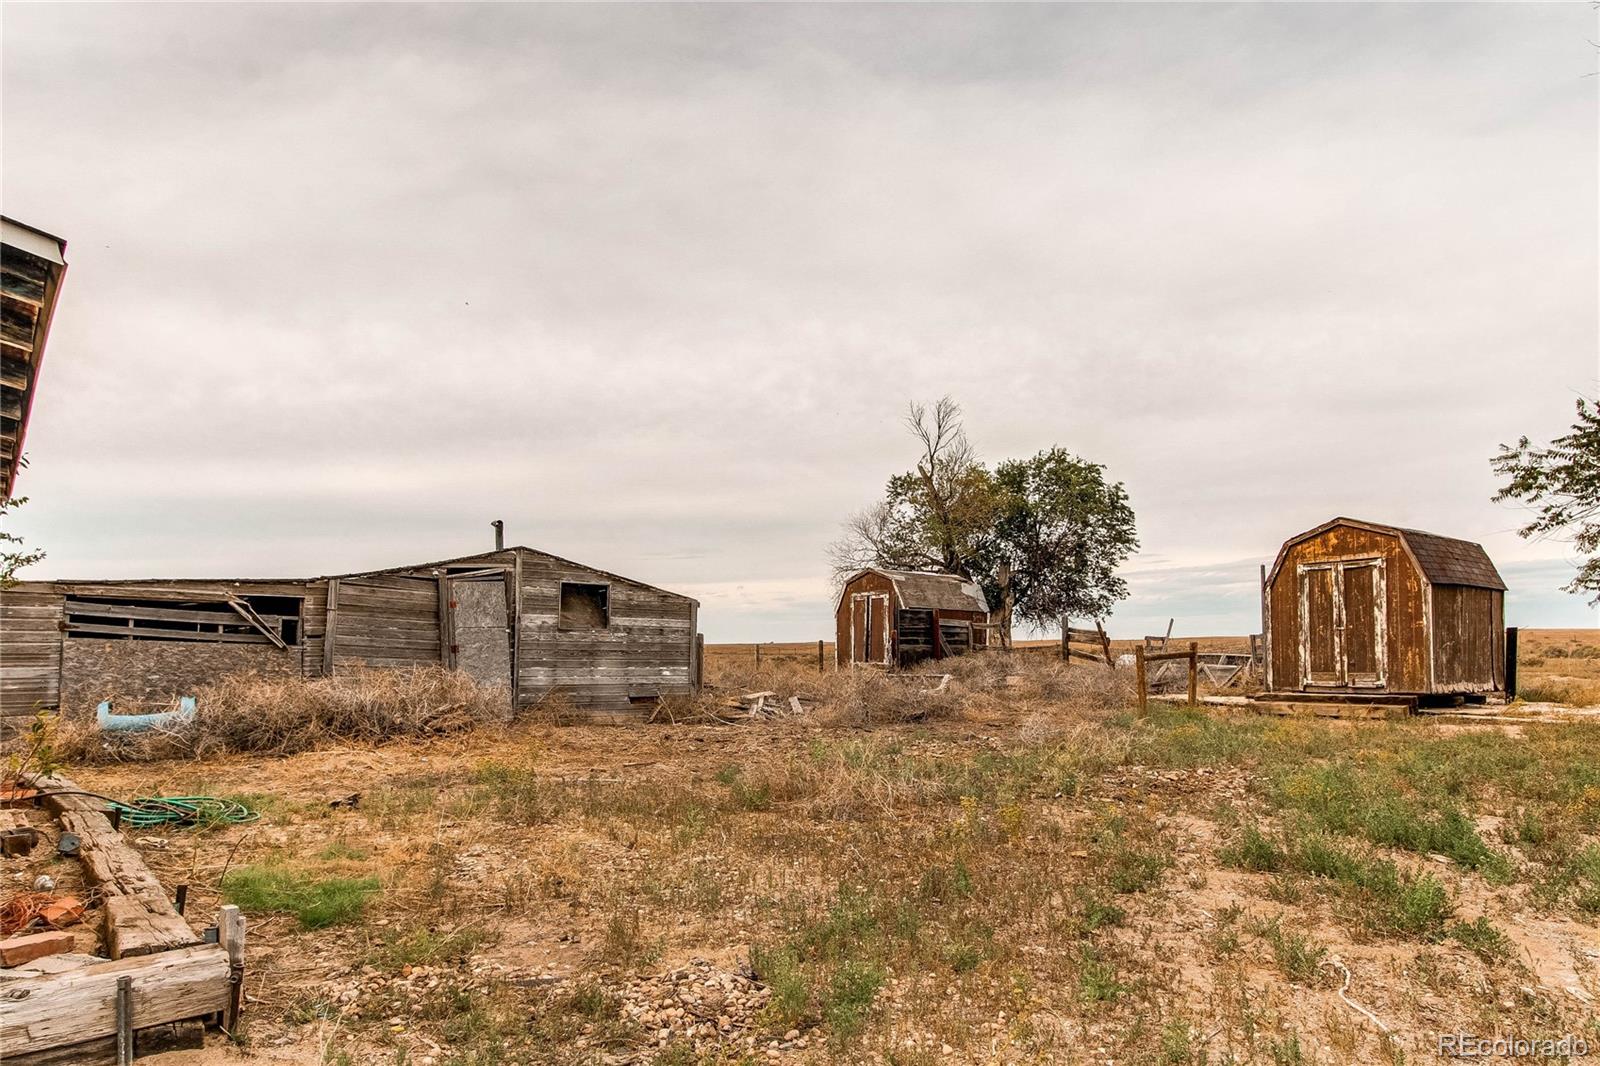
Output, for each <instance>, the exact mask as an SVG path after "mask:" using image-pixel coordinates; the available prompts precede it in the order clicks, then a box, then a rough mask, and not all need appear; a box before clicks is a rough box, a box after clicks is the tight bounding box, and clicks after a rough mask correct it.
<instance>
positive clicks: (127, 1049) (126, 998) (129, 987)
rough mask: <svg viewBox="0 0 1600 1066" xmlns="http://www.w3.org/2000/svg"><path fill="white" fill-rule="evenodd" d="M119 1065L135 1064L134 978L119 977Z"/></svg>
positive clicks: (129, 1065)
mask: <svg viewBox="0 0 1600 1066" xmlns="http://www.w3.org/2000/svg"><path fill="white" fill-rule="evenodd" d="M117 1066H133V978H132V977H127V976H124V977H119V978H117Z"/></svg>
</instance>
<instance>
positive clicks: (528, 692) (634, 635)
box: [517, 552, 695, 711]
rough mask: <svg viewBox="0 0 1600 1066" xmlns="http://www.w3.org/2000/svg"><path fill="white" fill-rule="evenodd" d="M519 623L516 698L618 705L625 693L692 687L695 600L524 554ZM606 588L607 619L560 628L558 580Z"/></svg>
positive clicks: (624, 706) (522, 702)
mask: <svg viewBox="0 0 1600 1066" xmlns="http://www.w3.org/2000/svg"><path fill="white" fill-rule="evenodd" d="M521 569H522V576H521V583H520V589H519V590H520V592H521V597H520V598H521V615H520V616H519V618H518V627H517V641H518V649H517V702H518V705H519V706H526V705H529V704H532V703H537V702H538V701H539V700H541V699H543V698H544V697H545V696H547V695H549V694H551V693H552V692H562V693H566V694H567V695H569V696H570V698H571V699H572V701H573V703H574V704H575V705H577V706H579V707H583V708H586V709H593V710H605V711H619V710H628V709H630V708H632V706H633V705H632V704H631V703H630V701H629V697H630V696H637V697H650V696H656V695H684V694H688V693H690V692H692V691H693V688H694V683H693V676H692V667H693V660H694V636H695V634H694V628H695V620H694V602H693V601H692V600H689V599H686V598H684V597H682V596H674V595H672V594H670V593H666V592H661V591H658V590H656V589H653V588H649V587H647V586H644V585H640V584H637V583H635V582H631V581H626V580H622V579H620V578H615V577H611V576H608V575H606V574H602V573H598V572H596V571H593V570H589V569H586V568H584V567H581V566H577V565H575V564H571V563H566V562H563V561H561V560H558V559H554V558H551V557H549V556H545V555H540V554H539V553H537V552H527V553H524V555H523V557H522V563H521ZM563 581H575V582H582V583H586V584H597V585H609V586H610V597H609V598H610V624H609V625H608V626H607V627H606V628H604V629H585V630H561V629H559V628H558V616H559V613H560V604H561V582H563Z"/></svg>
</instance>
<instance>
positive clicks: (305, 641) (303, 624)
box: [300, 578, 328, 677]
mask: <svg viewBox="0 0 1600 1066" xmlns="http://www.w3.org/2000/svg"><path fill="white" fill-rule="evenodd" d="M327 630H328V581H327V579H326V578H324V579H322V580H321V581H308V582H307V583H306V598H305V602H304V603H302V604H301V605H300V672H301V674H302V675H304V676H305V677H320V676H322V672H323V652H322V641H323V638H324V637H325V636H326V635H327Z"/></svg>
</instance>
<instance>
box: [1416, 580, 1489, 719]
mask: <svg viewBox="0 0 1600 1066" xmlns="http://www.w3.org/2000/svg"><path fill="white" fill-rule="evenodd" d="M1499 596H1500V594H1499V592H1497V591H1496V590H1493V589H1487V588H1469V587H1467V586H1465V585H1435V586H1434V587H1433V654H1434V684H1435V686H1436V690H1437V691H1440V692H1449V691H1463V692H1473V691H1480V690H1485V689H1493V688H1495V687H1496V684H1497V682H1503V681H1504V666H1503V664H1502V665H1501V668H1500V669H1499V670H1496V669H1495V666H1496V660H1498V659H1503V658H1504V653H1503V652H1501V653H1500V654H1496V650H1497V648H1500V647H1502V646H1503V640H1504V630H1503V629H1502V627H1501V626H1499V625H1498V624H1496V620H1497V619H1498V617H1499V611H1498V609H1497V606H1498V599H1499ZM1497 636H1498V638H1499V639H1497Z"/></svg>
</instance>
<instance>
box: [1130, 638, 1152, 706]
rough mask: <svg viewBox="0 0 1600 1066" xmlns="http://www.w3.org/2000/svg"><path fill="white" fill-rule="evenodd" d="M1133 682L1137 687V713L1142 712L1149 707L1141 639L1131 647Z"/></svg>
mask: <svg viewBox="0 0 1600 1066" xmlns="http://www.w3.org/2000/svg"><path fill="white" fill-rule="evenodd" d="M1133 670H1134V673H1133V683H1134V685H1135V686H1136V687H1137V688H1138V689H1139V713H1140V714H1144V713H1145V712H1146V711H1148V710H1149V709H1150V700H1149V693H1148V691H1147V690H1146V688H1145V668H1144V642H1143V641H1141V642H1140V643H1139V646H1138V647H1137V648H1134V649H1133Z"/></svg>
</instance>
